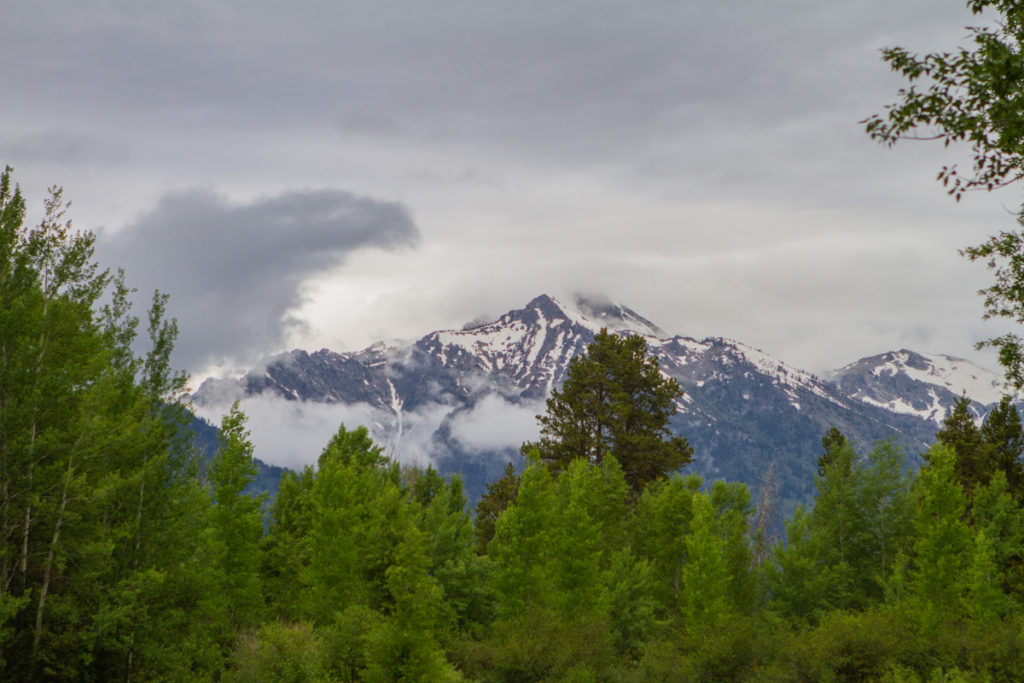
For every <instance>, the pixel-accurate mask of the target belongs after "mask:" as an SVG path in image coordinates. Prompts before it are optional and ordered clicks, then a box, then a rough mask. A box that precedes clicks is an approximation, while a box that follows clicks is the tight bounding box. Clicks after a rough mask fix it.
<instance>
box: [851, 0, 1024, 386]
mask: <svg viewBox="0 0 1024 683" xmlns="http://www.w3.org/2000/svg"><path fill="white" fill-rule="evenodd" d="M967 7H968V8H969V9H970V10H971V12H973V13H974V14H981V13H982V12H983V11H984V10H990V11H991V10H994V13H995V14H997V15H998V16H997V17H996V21H995V22H994V27H973V28H969V29H968V31H969V32H970V35H971V38H972V40H973V43H974V45H973V47H972V48H971V49H967V48H959V49H957V50H955V51H953V52H935V53H930V54H927V55H924V56H919V55H916V54H912V53H910V52H909V51H907V50H906V49H905V48H902V47H894V48H888V49H885V50H883V51H882V54H883V59H884V61H886V62H887V63H888V64H889V66H890V67H891V68H892V70H893V71H895V72H896V73H898V74H900V75H902V76H904V77H906V79H907V80H908V81H909V82H910V86H909V87H907V88H904V89H901V90H900V91H899V101H898V102H897V103H895V104H892V105H889V106H888V107H887V108H886V109H887V111H886V113H885V115H884V116H882V115H877V114H876V115H874V116H871V117H869V118H867V119H865V120H864V121H862V123H864V125H865V127H866V130H867V133H868V134H869V135H870V136H871V137H872V138H874V139H875V140H878V141H879V142H882V143H883V144H886V145H889V146H892V145H893V144H895V143H896V142H897V141H899V140H908V139H909V140H941V141H942V142H943V143H944V144H945V145H946V146H949V145H950V144H951V143H966V144H968V145H970V147H971V153H972V157H973V165H972V169H971V171H970V172H969V173H967V174H966V175H965V174H961V172H960V170H959V169H958V168H957V166H956V165H952V166H943V167H942V169H941V170H940V171H939V174H938V179H939V180H940V181H942V184H943V186H944V187H946V188H947V189H948V192H949V193H950V194H951V195H952V196H953V197H954V198H956V200H957V201H959V200H960V198H961V196H963V193H964V192H968V191H973V190H986V191H991V190H994V189H996V188H999V187H1003V186H1005V185H1009V184H1012V183H1014V182H1017V181H1019V180H1021V179H1022V178H1024V49H1022V44H1024V6H1021V4H1020V3H1019V2H1017V0H968V1H967ZM919 83H920V84H922V85H921V86H920V87H919V86H918V84H919ZM1017 222H1018V224H1019V225H1024V207H1022V210H1021V211H1018V216H1017ZM962 253H963V254H964V255H966V256H967V258H969V259H970V260H971V261H975V260H979V259H980V260H981V261H982V262H984V263H985V264H986V265H987V266H988V267H989V268H990V269H991V270H993V271H994V274H995V284H994V285H992V286H991V287H988V288H986V289H983V290H982V291H981V292H980V293H981V294H982V296H983V297H984V309H985V314H984V317H985V318H994V317H1001V318H1010V319H1012V320H1014V321H1015V322H1017V323H1024V233H1022V232H1021V230H1020V229H1017V230H1014V231H1010V232H1005V231H1004V232H1001V233H1000V234H999V235H995V236H992V237H990V238H989V239H988V240H987V241H985V242H984V243H982V244H980V245H978V246H974V247H968V248H966V249H965V250H963V252H962ZM1022 342H1024V339H1022V338H1021V337H1020V336H1018V335H1016V334H1012V333H1010V334H1005V335H1002V336H1000V337H996V338H994V339H989V340H986V341H984V342H981V343H980V344H979V346H991V347H994V348H996V349H997V350H998V352H999V360H1000V363H1001V364H1002V365H1003V367H1004V369H1005V371H1006V377H1007V379H1008V380H1009V381H1011V382H1012V383H1013V385H1014V386H1015V387H1016V388H1018V389H1020V388H1022V387H1024V347H1022Z"/></svg>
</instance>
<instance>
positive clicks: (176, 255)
mask: <svg viewBox="0 0 1024 683" xmlns="http://www.w3.org/2000/svg"><path fill="white" fill-rule="evenodd" d="M419 236H420V233H419V230H418V228H417V227H416V225H415V223H414V222H413V219H412V217H411V216H410V214H409V211H408V209H406V208H405V207H404V206H403V205H401V204H398V203H395V202H382V201H378V200H375V199H371V198H369V197H362V196H358V195H355V194H351V193H349V192H345V191H342V190H304V191H290V192H284V193H281V194H279V195H277V196H274V197H268V198H262V199H258V200H256V201H253V202H250V203H235V202H231V201H229V200H228V199H227V198H225V197H224V196H222V195H219V194H217V193H215V192H212V191H209V190H189V191H184V192H175V193H171V194H167V195H165V196H164V197H163V198H162V199H160V200H159V202H158V203H157V205H156V206H155V207H153V208H152V209H151V210H149V211H148V212H146V213H145V214H143V215H142V216H140V217H139V218H138V219H137V220H136V221H135V222H134V223H133V224H131V225H129V226H128V227H127V228H126V229H124V230H121V231H119V232H117V233H115V234H112V235H106V234H105V235H102V236H101V239H100V241H99V245H98V251H99V252H100V256H101V258H102V259H103V260H104V262H106V263H108V264H110V265H112V266H119V267H124V268H125V269H126V271H127V277H128V281H129V283H130V284H131V285H132V286H134V287H137V288H138V289H139V291H140V292H141V293H142V294H141V295H140V298H143V299H144V302H145V301H148V297H150V296H151V294H152V291H153V290H154V289H159V290H160V291H162V292H166V293H168V294H170V295H171V304H170V306H169V313H170V315H172V316H174V317H176V318H178V321H179V327H180V330H181V336H180V337H179V340H178V345H177V348H176V352H175V360H176V363H177V364H178V365H180V366H184V367H186V368H199V367H203V366H204V365H208V364H211V363H217V364H220V363H223V362H224V361H225V360H226V359H237V360H245V359H247V358H248V359H250V360H251V358H252V357H254V356H257V355H261V354H264V353H266V352H269V351H272V350H276V348H278V347H279V346H280V345H281V344H282V343H283V342H284V341H285V340H286V337H287V334H288V332H289V331H290V330H291V329H294V328H295V327H296V326H301V325H302V321H301V320H299V319H297V318H295V317H294V316H293V315H290V313H291V312H292V311H293V310H294V309H296V308H297V307H298V306H299V305H300V304H301V303H302V302H303V285H304V284H305V283H307V282H308V281H309V279H310V278H312V277H314V276H317V275H320V274H323V273H328V272H332V271H334V270H335V269H337V268H338V267H339V266H340V265H342V264H343V263H344V262H345V260H346V258H347V257H348V256H349V255H350V254H351V253H352V252H353V251H355V250H357V249H360V248H364V247H375V248H378V249H385V250H394V249H398V248H401V247H408V246H411V245H414V244H416V243H417V242H418V240H419Z"/></svg>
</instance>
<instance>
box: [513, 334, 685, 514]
mask: <svg viewBox="0 0 1024 683" xmlns="http://www.w3.org/2000/svg"><path fill="white" fill-rule="evenodd" d="M682 393H683V392H682V389H680V388H679V384H678V383H677V382H676V381H675V380H673V379H671V378H669V377H665V376H664V375H662V374H661V371H660V369H659V368H658V361H657V359H655V358H649V357H648V355H647V343H646V342H645V341H644V339H643V337H640V336H637V335H630V336H620V335H617V334H613V333H609V332H608V331H607V330H601V331H600V332H598V334H597V335H596V336H595V337H594V341H593V343H592V344H591V345H590V346H589V347H588V348H587V353H586V354H585V355H583V356H579V357H577V358H574V359H573V360H572V361H571V362H570V364H569V369H568V371H567V374H566V380H565V383H564V384H563V385H562V388H561V389H556V390H554V391H553V392H552V393H551V397H550V398H549V399H548V401H547V411H546V413H545V414H544V415H540V416H538V418H537V419H538V422H539V423H540V425H541V438H540V440H539V441H537V442H534V443H525V444H523V446H522V449H521V450H522V453H523V455H527V454H529V453H530V451H533V450H536V451H537V452H538V453H539V455H540V459H541V461H542V462H543V463H544V464H546V465H547V466H548V467H549V468H550V469H551V470H552V472H554V473H556V474H557V473H559V472H562V471H564V470H565V469H566V468H568V466H569V463H571V462H572V461H573V460H575V459H577V458H580V459H583V460H586V461H588V462H590V463H595V464H598V463H600V462H601V460H602V458H604V456H605V455H607V454H611V455H613V456H615V459H616V460H618V461H619V464H620V465H621V466H622V470H623V472H624V473H625V476H626V481H627V483H628V484H629V485H630V488H631V489H632V490H633V491H634V493H635V494H637V495H639V493H640V492H641V491H642V490H643V489H644V487H645V486H647V484H649V483H650V482H652V481H655V480H657V479H660V478H663V477H665V476H667V474H668V473H670V472H673V471H675V470H677V469H679V468H680V467H682V466H683V465H685V464H686V463H688V462H690V459H691V457H692V455H693V449H692V448H691V447H690V444H689V443H688V442H687V441H686V439H684V438H682V437H678V436H674V435H673V434H672V432H671V430H670V429H669V424H668V423H669V420H670V419H671V417H672V416H673V415H675V413H676V401H677V400H678V399H679V398H680V397H681V396H682Z"/></svg>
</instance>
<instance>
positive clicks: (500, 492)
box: [473, 463, 519, 554]
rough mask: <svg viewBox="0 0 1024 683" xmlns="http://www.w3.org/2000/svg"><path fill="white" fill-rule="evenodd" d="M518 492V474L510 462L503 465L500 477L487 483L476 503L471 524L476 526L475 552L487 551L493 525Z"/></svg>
mask: <svg viewBox="0 0 1024 683" xmlns="http://www.w3.org/2000/svg"><path fill="white" fill-rule="evenodd" d="M518 493H519V475H517V474H516V469H515V466H513V465H512V463H507V464H506V465H505V473H504V474H503V475H502V476H501V478H500V479H495V480H494V481H492V482H491V483H489V484H487V491H486V492H484V495H482V496H481V497H480V500H479V502H477V504H476V516H475V518H474V521H473V524H474V526H475V527H476V548H477V552H479V553H480V554H483V553H485V552H487V544H488V543H490V542H491V539H492V538H494V525H495V522H497V521H498V517H500V516H501V513H502V512H504V511H505V509H506V508H508V506H509V505H511V504H512V502H513V501H515V499H516V495H517V494H518Z"/></svg>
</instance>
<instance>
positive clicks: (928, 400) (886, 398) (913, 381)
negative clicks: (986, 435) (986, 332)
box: [831, 349, 1005, 425]
mask: <svg viewBox="0 0 1024 683" xmlns="http://www.w3.org/2000/svg"><path fill="white" fill-rule="evenodd" d="M831 379H832V380H833V381H834V382H835V383H836V384H837V385H838V386H839V388H840V389H842V390H843V392H845V393H846V394H848V395H849V396H852V397H854V398H857V399H860V400H861V401H864V402H865V403H868V404H870V405H874V406H878V407H880V408H885V409H886V410H890V411H892V412H894V413H899V414H903V415H916V416H918V417H920V418H922V419H924V420H927V421H929V422H933V423H935V424H936V425H941V424H942V419H943V418H944V417H945V416H946V414H947V413H948V412H949V410H950V409H951V408H952V407H953V404H954V403H956V402H957V401H958V400H959V399H960V397H961V396H962V395H964V394H966V395H967V396H968V397H969V398H970V399H971V409H972V410H973V412H974V414H975V415H976V416H977V417H978V418H981V417H983V416H984V415H985V414H986V413H987V412H988V411H989V410H990V409H991V408H992V406H993V405H994V404H996V403H998V402H999V400H1000V398H1001V397H1002V395H1003V392H1004V390H1005V389H1004V381H1003V378H1002V376H1001V375H997V374H996V373H994V372H991V371H990V370H986V369H984V368H981V367H978V366H977V365H975V364H974V363H971V362H970V361H967V360H964V359H962V358H954V357H952V356H946V355H939V354H924V353H916V352H914V351H908V350H907V349H901V350H900V351H890V352H889V353H883V354H879V355H877V356H870V357H868V358H861V359H860V360H859V361H857V362H855V363H850V364H849V365H846V366H844V367H842V368H840V369H838V370H836V371H835V372H834V373H833V374H832V377H831Z"/></svg>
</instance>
